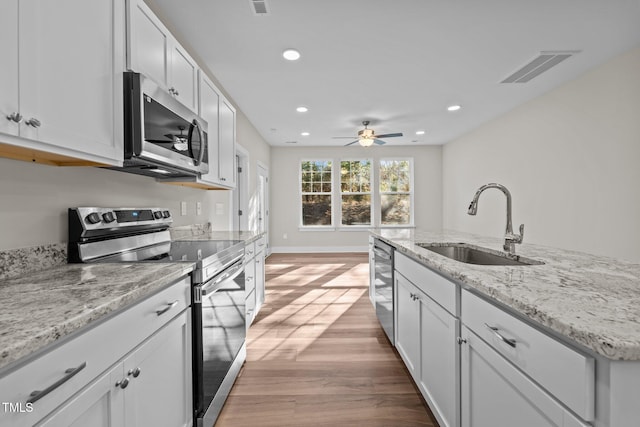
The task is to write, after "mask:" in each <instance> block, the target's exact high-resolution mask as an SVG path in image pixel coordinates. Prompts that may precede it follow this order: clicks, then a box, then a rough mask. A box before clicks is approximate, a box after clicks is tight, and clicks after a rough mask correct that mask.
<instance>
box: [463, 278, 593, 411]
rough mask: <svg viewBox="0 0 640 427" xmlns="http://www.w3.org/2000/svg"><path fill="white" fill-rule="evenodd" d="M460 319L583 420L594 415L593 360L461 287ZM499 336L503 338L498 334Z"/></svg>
mask: <svg viewBox="0 0 640 427" xmlns="http://www.w3.org/2000/svg"><path fill="white" fill-rule="evenodd" d="M461 312H462V316H461V318H462V323H464V324H465V325H466V326H467V327H468V328H469V329H471V330H472V331H473V332H475V333H476V334H477V335H478V336H479V337H480V338H482V339H483V340H485V341H486V342H487V343H488V344H489V345H491V346H492V347H493V348H494V349H495V350H496V351H497V352H498V353H500V354H501V355H502V356H504V357H505V358H506V359H507V360H509V361H510V362H511V363H513V364H514V365H515V366H517V367H518V368H520V369H521V370H522V371H523V372H524V373H525V374H527V375H528V376H529V377H531V378H532V379H533V380H534V381H536V382H537V383H539V384H540V385H541V386H542V387H544V388H545V389H547V390H548V391H549V392H550V393H551V394H552V395H554V396H555V397H556V398H557V399H559V400H560V401H561V402H563V403H564V404H565V405H567V406H568V407H569V408H570V409H572V410H573V411H575V412H576V413H577V414H578V415H579V416H580V417H582V418H583V419H584V420H586V421H592V420H593V418H594V406H595V395H594V388H595V361H594V359H593V358H592V357H590V356H586V355H583V354H581V353H579V352H577V351H575V350H573V349H571V348H569V347H568V346H566V345H564V344H563V343H561V342H560V341H558V340H556V339H554V338H551V337H550V336H548V335H546V334H544V333H542V332H540V331H538V330H536V329H535V328H533V327H532V326H530V325H528V324H526V323H524V322H523V321H521V320H519V319H517V318H515V317H514V316H512V315H510V314H509V313H507V312H505V311H503V310H501V309H500V308H498V307H496V306H495V305H493V304H491V303H489V302H487V301H485V300H483V299H481V298H479V297H477V296H475V295H473V294H471V293H470V292H468V291H466V290H463V291H462V309H461ZM501 337H502V338H501Z"/></svg>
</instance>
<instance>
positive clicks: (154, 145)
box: [124, 72, 209, 177]
mask: <svg viewBox="0 0 640 427" xmlns="http://www.w3.org/2000/svg"><path fill="white" fill-rule="evenodd" d="M124 88H125V108H124V110H125V111H124V117H125V166H130V167H134V166H138V167H143V166H147V168H146V170H147V171H148V172H149V173H148V174H149V175H155V176H157V177H160V176H164V177H171V176H175V175H176V174H178V175H180V174H181V175H182V176H189V175H197V174H205V173H207V172H208V171H209V165H208V163H207V161H208V153H207V123H206V121H204V120H203V119H202V118H201V117H200V116H198V115H197V114H195V113H194V112H193V111H191V110H189V109H188V108H187V107H185V106H184V105H182V104H181V103H180V102H179V101H177V100H176V99H175V98H174V97H173V96H171V95H170V94H169V93H167V92H165V91H164V90H163V89H162V88H160V87H159V86H158V85H157V84H155V83H154V82H153V81H152V80H151V79H148V78H145V77H144V76H143V75H141V74H139V73H133V72H125V73H124ZM162 166H164V167H165V168H164V169H162V168H161V167H162ZM176 169H177V170H178V172H176ZM141 170H142V169H141ZM179 171H181V172H179Z"/></svg>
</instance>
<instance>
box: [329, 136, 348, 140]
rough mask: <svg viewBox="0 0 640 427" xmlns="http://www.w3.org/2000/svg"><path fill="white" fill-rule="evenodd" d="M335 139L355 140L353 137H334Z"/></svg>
mask: <svg viewBox="0 0 640 427" xmlns="http://www.w3.org/2000/svg"><path fill="white" fill-rule="evenodd" d="M331 138H333V139H353V136H332V137H331Z"/></svg>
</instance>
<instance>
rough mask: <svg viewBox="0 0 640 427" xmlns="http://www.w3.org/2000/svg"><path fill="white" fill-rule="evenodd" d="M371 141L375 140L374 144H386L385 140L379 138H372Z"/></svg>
mask: <svg viewBox="0 0 640 427" xmlns="http://www.w3.org/2000/svg"><path fill="white" fill-rule="evenodd" d="M373 142H375V143H376V144H378V145H383V144H386V142H385V141H383V140H381V139H375V138H374V140H373Z"/></svg>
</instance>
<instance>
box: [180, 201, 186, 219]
mask: <svg viewBox="0 0 640 427" xmlns="http://www.w3.org/2000/svg"><path fill="white" fill-rule="evenodd" d="M186 214H187V202H180V215H182V216H185V215H186Z"/></svg>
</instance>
